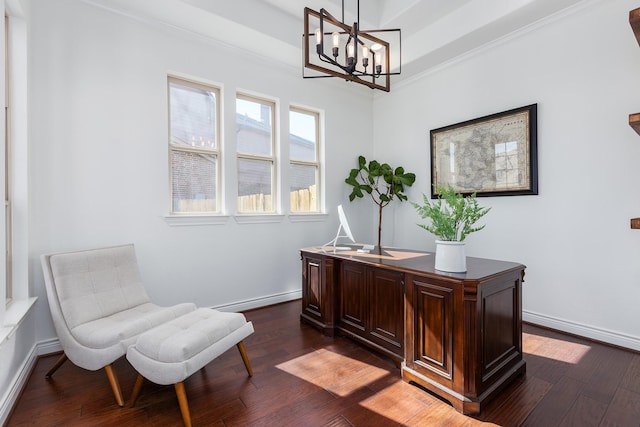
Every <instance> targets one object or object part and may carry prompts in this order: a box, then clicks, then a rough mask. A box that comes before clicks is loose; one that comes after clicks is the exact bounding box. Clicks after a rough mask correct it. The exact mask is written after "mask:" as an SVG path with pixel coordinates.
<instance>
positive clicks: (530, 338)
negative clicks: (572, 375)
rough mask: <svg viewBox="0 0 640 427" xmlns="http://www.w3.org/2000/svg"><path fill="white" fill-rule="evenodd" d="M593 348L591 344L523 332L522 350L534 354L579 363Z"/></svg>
mask: <svg viewBox="0 0 640 427" xmlns="http://www.w3.org/2000/svg"><path fill="white" fill-rule="evenodd" d="M590 349H591V347H590V346H588V345H584V344H578V343H574V342H569V341H563V340H558V339H554V338H549V337H544V336H540V335H535V334H528V333H526V332H523V333H522V350H523V352H524V353H528V354H531V355H534V356H539V357H545V358H547V359H554V360H558V361H560V362H565V363H571V364H574V365H575V364H577V363H578V362H580V360H581V359H582V358H583V357H584V355H585V354H587V352H589V350H590Z"/></svg>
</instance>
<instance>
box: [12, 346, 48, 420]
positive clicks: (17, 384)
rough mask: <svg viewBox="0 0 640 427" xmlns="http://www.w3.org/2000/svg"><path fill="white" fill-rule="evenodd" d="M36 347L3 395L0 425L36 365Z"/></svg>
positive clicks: (32, 349)
mask: <svg viewBox="0 0 640 427" xmlns="http://www.w3.org/2000/svg"><path fill="white" fill-rule="evenodd" d="M56 341H57V340H56ZM37 346H38V345H37V344H35V345H34V346H33V347H32V348H31V351H30V352H29V354H28V356H27V357H26V358H25V359H24V361H23V362H22V365H21V366H20V369H18V372H16V375H15V376H14V378H13V381H11V384H10V385H9V389H8V390H7V392H6V393H5V395H4V397H3V399H2V402H0V425H5V423H6V422H7V420H8V419H9V415H10V414H11V411H12V410H13V407H14V406H15V404H16V402H17V401H18V397H20V393H21V392H22V389H23V387H24V386H25V385H26V384H27V380H28V379H29V375H30V374H31V370H32V369H33V368H34V366H35V365H36V360H37V359H38V351H37Z"/></svg>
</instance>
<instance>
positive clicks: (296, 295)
mask: <svg viewBox="0 0 640 427" xmlns="http://www.w3.org/2000/svg"><path fill="white" fill-rule="evenodd" d="M300 298H302V290H300V289H298V290H295V291H289V292H282V293H279V294H273V295H267V296H263V297H259V298H253V299H249V300H245V301H239V302H233V303H229V304H221V305H216V306H213V307H211V308H215V309H216V310H220V311H232V312H238V311H245V310H251V309H253V308H260V307H266V306H268V305H273V304H279V303H281V302H288V301H293V300H297V299H300Z"/></svg>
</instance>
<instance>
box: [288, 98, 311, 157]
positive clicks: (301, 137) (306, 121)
mask: <svg viewBox="0 0 640 427" xmlns="http://www.w3.org/2000/svg"><path fill="white" fill-rule="evenodd" d="M316 118H317V115H316V114H308V113H302V112H300V111H293V110H292V111H290V112H289V141H290V153H289V156H290V158H291V159H292V160H304V161H309V162H315V161H316V152H317V150H316V144H317V141H316V138H317V135H318V132H317V126H318V125H317V120H316Z"/></svg>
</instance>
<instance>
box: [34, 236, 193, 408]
mask: <svg viewBox="0 0 640 427" xmlns="http://www.w3.org/2000/svg"><path fill="white" fill-rule="evenodd" d="M41 262H42V270H43V272H44V281H45V287H46V290H47V298H48V300H49V307H50V309H51V316H52V318H53V323H54V326H55V329H56V333H57V334H58V338H59V339H60V344H61V345H62V349H63V350H64V353H63V355H62V356H61V357H60V359H59V360H58V361H57V362H56V364H55V365H54V366H53V367H52V368H51V370H49V372H48V373H47V377H51V376H52V375H53V373H54V372H55V371H56V370H57V369H58V368H59V367H60V366H61V365H62V364H63V363H64V362H65V361H66V360H67V359H69V360H71V361H72V362H73V363H74V364H76V365H77V366H79V367H81V368H84V369H87V370H91V371H95V370H98V369H102V368H104V369H105V371H106V373H107V377H108V379H109V382H110V384H111V388H112V390H113V394H114V396H115V399H116V402H117V403H118V405H120V406H123V405H124V400H123V398H122V392H121V390H120V385H119V383H118V379H117V376H116V375H115V372H114V371H113V369H112V365H111V364H112V363H113V362H114V361H115V360H117V359H119V358H120V357H122V356H124V355H125V354H126V352H127V347H128V346H129V345H131V344H133V343H135V341H136V338H137V337H138V336H139V335H140V334H141V333H143V332H145V331H147V330H149V329H151V328H153V327H155V326H158V325H160V324H163V323H165V322H167V321H169V320H172V319H175V318H177V317H180V316H181V315H183V314H185V313H188V312H191V311H193V310H195V309H196V306H195V304H192V303H182V304H178V305H174V306H171V307H160V306H158V305H155V304H153V303H152V302H151V301H150V299H149V296H148V295H147V293H146V291H145V289H144V286H143V284H142V280H141V279H140V273H139V270H138V265H137V261H136V255H135V249H134V246H133V245H124V246H116V247H110V248H100V249H91V250H86V251H78V252H66V253H54V254H47V255H42V256H41Z"/></svg>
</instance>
